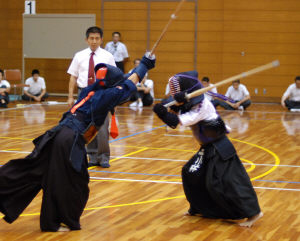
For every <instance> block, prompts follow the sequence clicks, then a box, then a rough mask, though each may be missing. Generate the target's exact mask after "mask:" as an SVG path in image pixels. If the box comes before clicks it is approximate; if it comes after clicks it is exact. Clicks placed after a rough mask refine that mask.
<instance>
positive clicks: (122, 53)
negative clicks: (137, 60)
mask: <svg viewBox="0 0 300 241" xmlns="http://www.w3.org/2000/svg"><path fill="white" fill-rule="evenodd" d="M105 49H106V50H107V51H108V52H110V53H111V54H112V55H113V56H114V59H115V61H116V62H122V61H123V60H124V59H125V58H128V57H129V55H128V51H127V48H126V45H125V44H123V43H121V42H117V43H114V42H113V41H110V42H108V43H107V44H106V45H105Z"/></svg>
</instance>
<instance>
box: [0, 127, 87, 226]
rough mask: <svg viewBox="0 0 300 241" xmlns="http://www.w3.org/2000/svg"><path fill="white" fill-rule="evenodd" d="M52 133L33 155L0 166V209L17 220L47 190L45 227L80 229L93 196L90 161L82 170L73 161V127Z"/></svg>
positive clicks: (40, 140)
mask: <svg viewBox="0 0 300 241" xmlns="http://www.w3.org/2000/svg"><path fill="white" fill-rule="evenodd" d="M52 135H53V134H51V131H47V132H46V133H45V134H44V135H42V136H40V137H39V138H37V139H36V142H37V143H35V145H36V147H35V149H34V150H33V152H32V153H31V154H30V155H28V156H27V157H25V158H21V159H15V160H11V161H9V162H8V163H6V164H5V165H3V166H2V167H0V212H2V213H3V214H4V215H5V217H4V220H5V221H6V222H8V223H12V222H14V221H15V220H16V219H17V218H18V217H19V215H20V214H21V213H22V212H23V211H24V209H25V208H26V207H27V206H28V205H29V204H30V203H31V201H32V200H33V199H34V197H35V196H36V195H37V194H38V193H39V192H40V190H41V189H43V200H42V208H41V216H40V227H41V230H42V231H57V230H58V228H59V227H60V224H61V223H64V224H66V225H67V226H68V227H69V228H70V229H71V230H78V229H80V221H79V220H80V216H81V214H82V212H83V209H84V207H85V205H86V202H87V200H88V196H89V187H88V183H89V174H88V171H87V166H86V165H87V164H85V166H84V167H83V168H82V169H81V171H79V172H78V171H76V170H75V169H74V167H73V165H72V163H71V161H70V153H71V150H72V148H73V146H74V145H73V144H74V139H75V138H76V137H75V132H74V131H73V130H71V129H70V128H68V127H63V128H62V129H61V130H60V131H58V132H57V133H56V134H55V136H54V137H52ZM51 138H52V139H51ZM83 148H84V147H83ZM84 161H85V163H86V160H84Z"/></svg>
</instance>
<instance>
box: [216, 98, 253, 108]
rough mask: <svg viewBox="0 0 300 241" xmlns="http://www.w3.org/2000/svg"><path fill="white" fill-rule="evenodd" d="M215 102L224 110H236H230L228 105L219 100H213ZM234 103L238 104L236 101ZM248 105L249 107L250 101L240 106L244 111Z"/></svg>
mask: <svg viewBox="0 0 300 241" xmlns="http://www.w3.org/2000/svg"><path fill="white" fill-rule="evenodd" d="M215 101H216V102H215V104H217V105H220V106H222V107H223V108H224V109H225V110H236V109H234V108H232V107H231V106H230V105H229V104H227V103H226V102H224V101H221V100H215ZM236 102H238V101H237V100H235V103H236ZM250 105H251V101H250V100H246V101H244V102H243V103H242V104H241V105H240V106H243V107H244V110H246V109H247V108H248V107H249V106H250ZM215 106H216V105H215Z"/></svg>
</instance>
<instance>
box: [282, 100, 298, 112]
mask: <svg viewBox="0 0 300 241" xmlns="http://www.w3.org/2000/svg"><path fill="white" fill-rule="evenodd" d="M284 103H285V105H286V107H287V108H288V109H289V110H290V109H300V101H292V100H285V101H284Z"/></svg>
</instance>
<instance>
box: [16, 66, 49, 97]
mask: <svg viewBox="0 0 300 241" xmlns="http://www.w3.org/2000/svg"><path fill="white" fill-rule="evenodd" d="M31 75H32V77H30V78H28V79H26V81H25V84H26V85H29V87H24V95H23V96H22V99H23V100H26V101H29V100H34V101H37V102H41V101H44V100H45V99H46V98H48V93H47V92H46V84H45V79H44V78H43V77H40V71H39V70H37V69H34V70H32V72H31Z"/></svg>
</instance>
